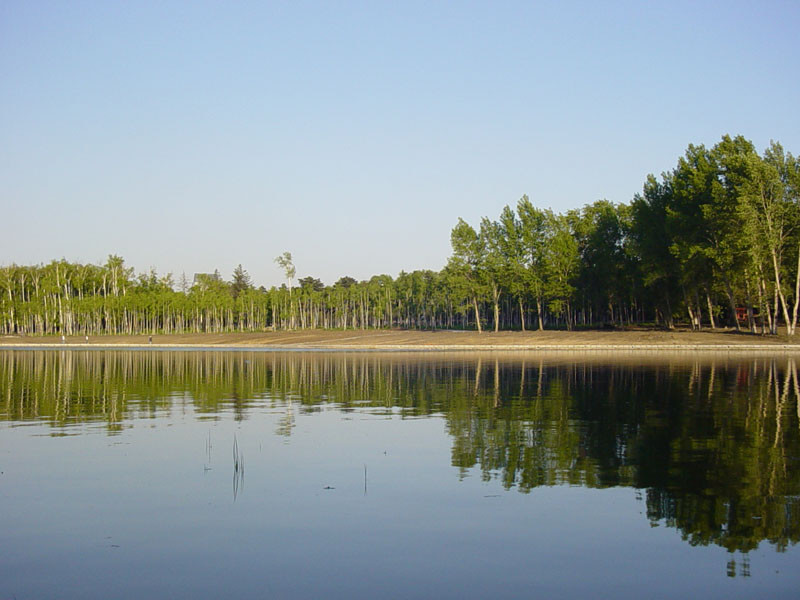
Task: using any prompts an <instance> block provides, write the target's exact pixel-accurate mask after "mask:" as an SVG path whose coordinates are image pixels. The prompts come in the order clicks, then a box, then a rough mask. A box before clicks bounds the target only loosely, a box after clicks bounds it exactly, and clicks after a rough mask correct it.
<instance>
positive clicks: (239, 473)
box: [233, 434, 244, 502]
mask: <svg viewBox="0 0 800 600" xmlns="http://www.w3.org/2000/svg"><path fill="white" fill-rule="evenodd" d="M243 487H244V454H243V453H242V452H241V451H240V450H239V442H238V440H237V439H236V434H234V436H233V501H234V502H236V497H237V496H238V495H239V489H240V488H243Z"/></svg>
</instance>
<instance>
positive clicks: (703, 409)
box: [0, 351, 800, 600]
mask: <svg viewBox="0 0 800 600" xmlns="http://www.w3.org/2000/svg"><path fill="white" fill-rule="evenodd" d="M798 392H800V382H799V380H798V373H797V365H796V364H795V362H794V360H793V359H788V358H785V357H778V358H764V357H761V358H749V359H746V358H730V357H725V356H724V355H723V356H721V357H716V358H697V357H686V356H685V357H675V358H670V359H664V358H662V359H658V360H656V359H652V360H650V359H643V358H642V357H638V358H637V357H630V358H624V357H623V358H603V357H598V356H594V357H586V356H584V357H559V356H552V355H551V356H549V357H546V358H541V359H540V358H538V357H528V358H527V359H525V360H523V359H522V357H521V355H516V356H508V355H492V354H484V355H481V356H477V355H467V354H455V355H446V354H433V355H425V356H422V355H416V354H399V355H398V354H395V355H391V354H385V355H384V354H372V353H361V354H344V353H258V352H227V353H226V352H121V351H108V352H104V351H86V352H78V351H56V352H0V600H5V599H10V598H16V599H18V600H23V599H27V598H37V599H40V598H60V599H61V598H137V599H141V598H167V597H169V598H222V597H230V598H375V597H390V598H465V597H469V598H485V597H492V598H498V597H500V598H503V597H506V598H522V597H541V598H560V597H563V598H575V597H602V596H605V597H609V596H611V595H613V596H614V597H618V598H633V597H636V598H641V597H647V598H654V597H655V598H658V597H664V598H677V597H694V598H723V597H724V598H733V597H742V598H752V597H756V596H758V597H771V598H781V597H787V598H795V597H797V594H798V589H800V587H798V586H799V585H800V553H799V552H798V548H797V546H796V544H797V541H798V539H800V421H799V419H798V417H799V416H800V407H798Z"/></svg>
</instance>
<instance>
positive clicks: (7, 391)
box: [0, 351, 800, 575]
mask: <svg viewBox="0 0 800 600" xmlns="http://www.w3.org/2000/svg"><path fill="white" fill-rule="evenodd" d="M799 397H800V382H799V381H798V373H797V362H796V359H794V358H792V357H783V356H773V357H765V356H762V357H756V358H753V357H750V358H743V357H736V356H733V355H732V356H723V357H722V358H720V357H705V356H703V355H688V354H687V355H683V356H671V357H667V358H664V357H655V356H654V357H653V358H651V359H648V358H646V357H645V358H643V357H642V356H630V357H625V356H622V357H620V356H619V355H616V356H613V357H611V356H602V355H597V354H594V355H582V356H574V355H573V356H566V355H562V356H559V355H547V357H537V356H533V355H523V354H517V355H504V354H483V355H469V354H379V353H360V354H345V353H261V352H127V351H106V352H101V351H82V352H81V351H52V352H50V351H47V352H2V353H0V418H3V419H5V420H9V421H14V422H20V421H30V420H37V421H45V422H47V423H50V424H51V425H52V427H53V429H52V431H53V434H54V435H62V434H65V433H68V432H69V431H70V426H71V425H74V424H82V423H101V424H103V426H104V428H106V430H107V431H108V433H110V434H114V433H117V432H119V431H120V430H122V429H123V428H124V427H125V426H126V423H128V422H130V421H131V420H134V419H140V418H155V417H158V416H162V415H163V416H166V415H169V414H170V412H171V411H175V410H180V405H181V402H189V403H191V404H192V405H193V406H194V409H195V411H196V412H197V413H198V414H199V415H200V418H204V419H206V418H208V419H214V418H218V415H219V414H220V413H221V412H231V413H233V415H234V417H235V419H237V420H243V419H247V418H248V416H249V415H250V414H251V413H252V412H253V411H254V410H255V409H256V408H257V407H263V406H264V405H265V404H266V405H268V406H270V407H273V408H275V409H281V410H283V411H284V413H285V417H284V418H283V419H281V421H280V423H279V427H278V430H277V432H276V433H277V434H278V435H284V436H290V435H291V434H292V429H293V427H294V419H295V414H296V413H300V414H302V413H310V412H314V411H315V410H318V408H319V406H320V405H323V404H333V405H335V406H337V407H338V408H339V409H340V410H347V411H351V410H356V411H357V410H365V409H369V410H370V411H371V412H373V413H374V412H375V411H378V412H385V413H386V414H396V413H397V412H399V413H400V415H401V416H402V417H410V416H414V417H419V416H422V417H425V416H430V417H436V418H442V419H444V420H445V421H446V424H447V430H448V432H449V434H450V436H451V437H452V440H453V443H452V463H453V465H454V466H455V467H457V468H458V470H459V473H460V474H461V475H462V476H463V475H465V474H466V473H467V472H468V471H470V470H472V469H479V470H480V472H481V474H482V476H483V477H484V478H485V479H487V480H489V479H494V478H498V479H500V480H501V481H502V484H503V485H504V486H505V487H506V488H507V489H510V488H517V489H518V490H520V491H521V492H525V493H527V492H529V491H531V490H532V489H534V488H536V487H538V486H551V485H561V484H569V485H578V486H585V487H610V486H630V487H634V488H638V489H641V490H643V491H644V502H645V503H646V507H647V517H648V519H650V520H651V522H652V523H653V524H657V523H663V524H665V525H667V526H669V527H673V528H675V529H677V530H678V531H679V532H680V533H681V535H682V536H683V538H684V539H685V540H686V541H687V542H689V543H690V544H692V545H707V544H718V545H720V546H723V547H725V548H726V549H728V550H729V551H731V552H735V551H739V552H745V553H746V552H749V551H751V550H753V549H755V548H756V547H757V546H758V545H759V543H760V542H762V541H767V542H768V543H770V544H771V545H773V546H774V547H775V548H776V549H777V550H778V551H782V550H784V549H785V548H786V547H787V546H788V545H789V544H795V543H796V542H797V541H798V537H799V535H800V501H799V500H798V498H800V468H798V467H800V463H799V462H798V461H800V404H798V398H799ZM237 483H241V482H240V481H237V480H236V479H235V480H234V486H235V492H236V490H237V488H238V486H237ZM748 568H749V567H748V563H747V562H746V561H742V563H741V564H740V565H739V569H738V572H739V574H740V575H746V574H747V570H748ZM728 571H729V574H732V575H733V574H736V573H737V565H736V563H735V561H732V562H731V563H730V564H729V566H728Z"/></svg>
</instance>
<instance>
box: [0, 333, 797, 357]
mask: <svg viewBox="0 0 800 600" xmlns="http://www.w3.org/2000/svg"><path fill="white" fill-rule="evenodd" d="M143 346H146V347H153V348H162V349H163V348H175V349H179V348H213V349H218V350H221V349H224V348H235V349H244V348H247V349H252V350H256V349H271V350H281V349H285V350H300V349H306V350H384V351H393V350H403V351H452V350H469V351H480V350H489V351H496V350H497V351H500V350H502V351H525V350H528V351H548V350H560V351H567V350H603V351H609V350H626V351H637V350H641V351H663V350H667V351H677V350H680V351H685V350H689V351H706V352H713V351H767V352H800V340H795V339H794V338H789V337H787V336H759V335H752V334H748V333H737V332H735V331H728V330H716V331H710V330H709V331H700V332H692V331H688V330H676V331H658V330H650V329H633V330H625V331H533V332H519V331H502V332H499V333H494V332H486V333H482V334H478V333H476V332H474V331H406V330H391V331H387V330H366V331H279V332H263V333H220V334H217V333H208V334H176V335H153V336H152V344H150V336H147V335H135V336H129V335H119V336H96V337H95V336H90V337H89V341H88V343H87V342H86V340H85V338H84V337H83V336H70V337H67V339H66V343H64V344H62V342H61V338H60V337H54V336H50V337H34V336H1V337H0V348H9V349H13V348H41V349H45V348H54V347H55V348H64V347H69V348H107V347H113V348H134V347H135V348H141V347H143Z"/></svg>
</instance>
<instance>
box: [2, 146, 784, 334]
mask: <svg viewBox="0 0 800 600" xmlns="http://www.w3.org/2000/svg"><path fill="white" fill-rule="evenodd" d="M450 242H451V246H452V255H451V256H450V257H449V260H448V262H447V265H446V266H445V268H444V269H442V270H441V271H440V272H434V271H414V272H411V273H407V272H401V273H400V274H399V275H398V277H397V279H395V280H393V279H392V278H391V277H389V276H388V275H377V276H375V277H372V278H370V279H368V280H365V281H357V280H356V279H354V278H353V277H349V276H344V277H341V278H340V279H339V280H338V281H337V282H336V283H335V284H334V285H332V286H326V285H324V284H323V282H322V281H320V280H319V279H317V278H314V277H304V278H301V279H300V280H299V282H298V283H299V287H295V285H294V284H295V276H296V268H295V265H294V262H293V258H292V254H291V253H290V252H284V253H283V254H282V255H280V256H278V257H276V258H275V263H276V264H277V265H278V266H279V267H280V269H281V270H282V271H283V274H284V276H285V278H286V283H285V284H284V285H283V286H281V287H280V288H277V287H274V288H272V289H270V290H267V289H265V288H264V287H259V288H258V289H255V288H254V286H253V283H252V281H251V280H250V276H249V275H248V273H247V271H245V270H244V268H243V267H242V265H238V266H237V267H236V269H235V270H234V272H233V276H232V279H231V281H230V282H229V283H228V282H225V281H223V279H222V277H221V276H220V274H219V271H215V272H214V273H213V274H208V273H197V274H196V275H195V277H194V281H193V283H192V285H191V287H189V282H188V280H187V278H186V277H185V275H182V276H181V278H180V282H179V285H178V288H179V289H178V290H177V291H176V290H175V287H176V285H175V282H174V280H173V278H172V275H171V274H168V275H165V276H159V275H158V274H157V273H156V272H155V270H150V271H149V272H146V273H141V274H138V275H136V274H135V273H134V272H133V269H131V268H129V267H126V265H125V261H124V260H123V259H122V257H120V256H117V255H109V257H108V259H107V260H106V262H105V263H104V264H102V265H91V264H77V263H69V262H67V261H66V260H60V261H52V262H51V263H49V264H47V265H35V266H18V265H9V266H4V267H0V332H2V333H7V334H13V333H17V334H20V333H21V334H49V335H52V334H62V333H63V334H66V335H73V334H82V333H92V334H100V333H134V332H145V331H150V332H153V331H164V332H181V331H215V332H216V331H253V330H255V331H258V330H262V329H265V328H272V329H278V328H287V329H295V328H316V327H323V328H361V329H363V328H368V327H419V328H431V327H432V328H466V327H476V328H477V329H478V330H479V331H480V330H482V327H483V324H484V323H485V322H490V323H492V324H493V326H494V328H495V329H496V330H499V329H501V328H509V329H513V328H525V327H526V323H530V322H531V320H532V318H533V317H535V318H536V320H537V321H538V327H539V328H540V329H541V328H543V327H545V326H551V327H566V328H568V329H569V328H573V327H576V326H583V325H586V326H592V325H595V326H596V325H604V326H625V325H629V324H634V323H642V322H648V323H650V322H657V323H659V324H661V325H664V326H666V327H670V328H671V327H673V326H674V324H675V322H676V321H678V320H682V319H686V320H688V322H689V323H691V325H692V326H693V327H695V328H700V327H703V326H704V325H705V323H708V324H709V325H712V326H714V325H715V320H716V319H719V318H722V319H724V320H726V321H727V323H728V324H731V325H733V324H735V325H736V326H737V327H740V326H744V327H747V328H749V329H751V330H752V331H758V329H759V328H760V330H761V332H762V333H764V332H766V331H770V332H772V333H777V332H778V328H779V324H780V325H782V326H783V327H785V328H786V330H787V331H788V333H790V334H791V333H793V332H794V330H795V326H796V322H797V318H798V312H800V161H798V159H797V158H795V157H794V156H793V155H792V154H790V153H788V152H786V151H784V149H783V147H781V145H780V144H777V143H775V142H773V143H772V144H771V145H770V147H769V148H767V149H766V150H765V151H764V153H763V155H761V156H760V155H759V154H758V153H757V152H756V151H755V149H754V147H753V144H752V143H751V142H749V141H748V140H746V139H744V138H743V137H741V136H737V137H731V136H727V135H726V136H724V137H723V138H722V139H721V140H720V142H719V143H717V144H716V145H714V146H713V147H712V148H710V149H708V148H706V147H704V146H702V145H692V144H690V145H689V146H688V148H687V150H686V152H685V154H684V156H682V157H680V158H679V159H678V161H677V165H676V166H675V168H674V169H672V170H671V171H668V172H665V173H663V174H662V175H661V177H660V178H656V177H654V176H653V175H649V176H648V177H647V178H646V180H645V183H644V186H643V190H642V193H641V194H637V195H636V196H634V198H633V199H632V201H631V202H630V204H615V203H612V202H609V201H607V200H599V201H596V202H594V203H592V204H587V205H586V206H584V207H583V208H582V209H580V210H572V211H568V212H567V213H565V214H557V213H554V212H553V211H552V210H550V209H545V208H539V207H536V206H534V204H533V203H532V202H531V201H530V199H529V198H528V197H527V196H523V197H522V198H521V199H520V200H519V201H518V202H517V205H516V210H514V209H512V208H511V207H510V206H505V207H504V208H503V210H502V211H501V213H500V215H499V216H498V218H497V219H496V220H494V219H491V218H490V217H484V218H482V219H481V221H480V224H479V227H478V228H477V230H476V228H474V227H473V226H472V225H470V224H469V223H467V222H466V221H464V220H463V219H461V218H459V219H458V222H457V223H456V225H455V227H453V229H452V231H451V233H450ZM743 311H744V312H745V313H746V321H744V322H742V321H741V316H742V312H743ZM737 313H739V317H740V318H739V319H737Z"/></svg>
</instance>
